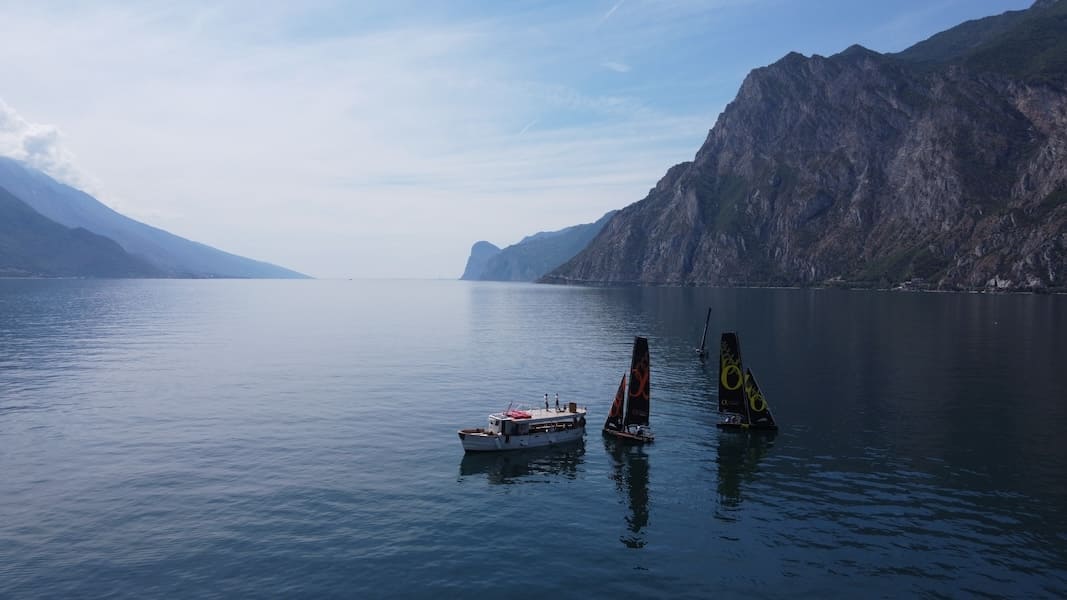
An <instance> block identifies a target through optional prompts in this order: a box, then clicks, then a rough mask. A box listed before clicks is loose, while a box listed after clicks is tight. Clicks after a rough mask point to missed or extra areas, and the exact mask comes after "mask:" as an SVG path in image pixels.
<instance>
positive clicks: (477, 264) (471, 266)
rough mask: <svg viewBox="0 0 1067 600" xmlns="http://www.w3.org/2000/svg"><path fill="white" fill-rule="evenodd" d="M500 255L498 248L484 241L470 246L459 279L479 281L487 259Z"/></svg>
mask: <svg viewBox="0 0 1067 600" xmlns="http://www.w3.org/2000/svg"><path fill="white" fill-rule="evenodd" d="M499 253H500V248H498V247H496V246H495V245H494V244H490V243H489V242H486V241H484V240H483V241H480V242H474V245H473V246H471V255H470V256H469V257H468V258H467V266H466V267H464V269H463V275H462V276H460V279H466V280H475V281H476V280H479V279H481V278H482V273H484V272H485V265H486V263H488V262H489V259H490V258H492V257H494V256H496V255H497V254H499Z"/></svg>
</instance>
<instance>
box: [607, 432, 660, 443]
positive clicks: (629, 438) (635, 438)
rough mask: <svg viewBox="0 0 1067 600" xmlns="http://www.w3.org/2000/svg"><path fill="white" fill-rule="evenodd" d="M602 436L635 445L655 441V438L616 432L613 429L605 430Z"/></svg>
mask: <svg viewBox="0 0 1067 600" xmlns="http://www.w3.org/2000/svg"><path fill="white" fill-rule="evenodd" d="M604 435H606V436H610V437H613V438H616V439H620V440H623V441H626V442H633V443H635V444H650V443H652V442H653V441H655V439H656V438H655V437H654V436H651V435H641V434H635V433H629V432H626V431H617V430H614V429H605V430H604Z"/></svg>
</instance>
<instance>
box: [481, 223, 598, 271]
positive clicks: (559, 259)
mask: <svg viewBox="0 0 1067 600" xmlns="http://www.w3.org/2000/svg"><path fill="white" fill-rule="evenodd" d="M615 212H616V211H611V212H608V213H607V214H605V215H604V216H602V217H600V218H599V219H597V220H596V222H593V223H585V224H583V225H574V226H571V227H566V228H564V229H560V230H558V231H541V232H539V233H535V234H533V235H528V236H526V237H524V238H523V239H522V240H521V241H519V243H517V244H512V245H511V246H508V247H507V248H504V249H503V250H500V249H499V248H497V247H496V246H494V245H492V244H490V243H489V242H478V243H477V244H475V245H474V247H473V248H471V255H470V258H468V259H467V269H466V270H465V271H464V272H463V277H461V279H480V280H483V281H535V280H537V279H538V278H539V277H541V276H543V275H544V274H545V273H548V272H549V271H551V270H552V269H555V268H556V267H558V266H560V265H562V264H563V263H565V262H567V261H568V260H570V259H571V258H572V257H573V256H574V255H575V254H578V252H579V251H581V250H582V249H583V248H585V247H586V246H587V245H589V241H590V240H592V239H593V238H594V237H595V236H596V234H597V233H599V232H600V230H601V229H602V228H603V227H604V224H605V223H607V222H608V220H609V219H611V217H612V216H614V215H615ZM481 260H484V262H481V263H480V262H478V261H481ZM472 263H473V265H474V267H475V268H474V269H473V270H472ZM479 264H481V265H483V266H482V267H481V268H480V269H478V265H479ZM472 273H476V275H472V276H468V275H469V274H472Z"/></svg>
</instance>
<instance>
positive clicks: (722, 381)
mask: <svg viewBox="0 0 1067 600" xmlns="http://www.w3.org/2000/svg"><path fill="white" fill-rule="evenodd" d="M744 384H745V378H744V372H743V371H742V370H741V341H740V340H738V339H737V334H736V333H733V332H725V333H723V334H722V340H721V341H720V343H719V412H728V413H734V414H738V415H742V416H743V417H747V416H748V415H747V414H746V411H745V389H744ZM745 422H748V421H747V420H746V421H745Z"/></svg>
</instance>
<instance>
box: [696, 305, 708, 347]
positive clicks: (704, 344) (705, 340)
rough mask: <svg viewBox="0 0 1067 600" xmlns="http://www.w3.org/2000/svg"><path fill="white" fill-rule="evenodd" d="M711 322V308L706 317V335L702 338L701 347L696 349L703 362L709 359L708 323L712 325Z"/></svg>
mask: <svg viewBox="0 0 1067 600" xmlns="http://www.w3.org/2000/svg"><path fill="white" fill-rule="evenodd" d="M710 322H711V307H710V306H709V307H708V316H706V317H704V335H702V336H700V347H699V348H697V349H696V351H697V356H698V357H700V359H701V360H704V359H705V358H707V357H708V348H707V341H708V323H710Z"/></svg>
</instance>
